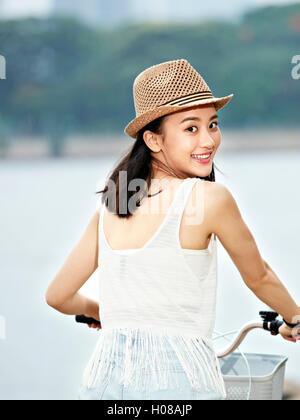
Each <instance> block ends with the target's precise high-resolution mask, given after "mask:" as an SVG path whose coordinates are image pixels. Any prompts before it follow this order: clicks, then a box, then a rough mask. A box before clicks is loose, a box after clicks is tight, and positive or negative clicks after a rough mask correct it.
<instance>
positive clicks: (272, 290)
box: [205, 182, 300, 323]
mask: <svg viewBox="0 0 300 420" xmlns="http://www.w3.org/2000/svg"><path fill="white" fill-rule="evenodd" d="M208 184H210V185H208ZM205 220H207V223H208V226H209V230H210V232H214V233H215V234H216V235H217V236H218V238H219V240H220V242H221V243H222V245H223V246H224V248H225V249H226V251H227V252H228V254H229V256H230V257H231V259H232V261H233V262H234V264H235V265H236V267H237V269H238V270H239V272H240V274H241V276H242V278H243V280H244V282H245V284H246V285H247V287H248V288H249V289H251V291H252V292H253V293H254V294H255V295H256V296H257V297H258V298H259V299H260V300H261V301H262V302H264V303H265V304H267V305H268V306H269V307H270V308H272V309H273V310H275V311H276V312H278V313H279V314H280V315H282V316H283V317H284V319H285V320H286V321H287V322H291V323H296V322H299V321H300V309H299V307H298V306H297V305H296V303H295V301H294V300H293V299H292V297H291V296H290V294H289V293H288V291H287V289H286V288H285V287H284V285H283V284H282V282H281V281H280V280H279V278H278V277H277V276H276V274H275V273H274V272H273V270H272V269H271V268H270V266H269V265H268V264H267V263H266V262H265V261H264V260H263V259H262V257H261V255H260V253H259V250H258V248H257V245H256V242H255V239H254V238H253V235H252V234H251V232H250V230H249V228H248V226H247V225H246V224H245V222H244V220H243V218H242V216H241V214H240V211H239V209H238V206H237V203H236V201H235V200H234V198H233V196H232V194H231V193H230V191H229V190H228V189H227V188H226V187H225V186H224V185H222V184H220V183H217V182H216V183H206V189H205ZM297 316H298V321H297V320H295V319H296V317H297Z"/></svg>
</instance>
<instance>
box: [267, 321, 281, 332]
mask: <svg viewBox="0 0 300 420" xmlns="http://www.w3.org/2000/svg"><path fill="white" fill-rule="evenodd" d="M282 324H283V321H279V320H278V319H276V320H275V321H272V322H270V331H271V334H272V335H278V334H279V328H280V327H281V325H282Z"/></svg>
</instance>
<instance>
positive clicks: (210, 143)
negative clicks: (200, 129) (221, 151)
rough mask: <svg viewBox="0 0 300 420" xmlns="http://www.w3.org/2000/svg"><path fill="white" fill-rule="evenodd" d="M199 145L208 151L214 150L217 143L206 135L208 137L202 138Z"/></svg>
mask: <svg viewBox="0 0 300 420" xmlns="http://www.w3.org/2000/svg"><path fill="white" fill-rule="evenodd" d="M199 145H200V146H201V147H202V148H205V147H206V148H207V149H214V148H215V142H214V140H213V139H212V138H211V137H210V136H209V135H206V136H203V137H202V138H200V140H199Z"/></svg>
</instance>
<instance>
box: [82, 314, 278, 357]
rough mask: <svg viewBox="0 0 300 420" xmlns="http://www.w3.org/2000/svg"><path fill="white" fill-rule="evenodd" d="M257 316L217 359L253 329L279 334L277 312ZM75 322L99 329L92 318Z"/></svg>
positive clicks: (232, 349)
mask: <svg viewBox="0 0 300 420" xmlns="http://www.w3.org/2000/svg"><path fill="white" fill-rule="evenodd" d="M259 315H260V317H261V318H262V320H261V321H252V322H248V323H247V324H245V325H244V326H243V327H242V328H241V329H240V331H239V332H238V334H237V335H236V337H235V339H234V340H233V341H232V343H231V344H230V345H229V346H228V347H227V348H225V349H223V350H222V351H219V352H217V357H218V358H219V359H222V358H223V357H225V356H228V355H229V354H230V353H232V352H233V351H234V350H235V349H236V348H237V347H238V346H239V345H240V344H241V343H242V342H243V341H244V339H245V337H246V336H247V334H248V333H249V332H250V331H252V330H254V329H257V328H260V329H264V330H266V331H269V332H270V333H271V335H278V334H279V328H280V327H281V325H282V324H283V321H279V320H278V319H277V317H278V313H277V312H272V311H261V312H259ZM75 320H76V322H78V323H80V324H96V325H99V326H100V327H101V323H100V322H99V321H97V320H96V319H94V318H87V317H86V316H84V315H76V317H75Z"/></svg>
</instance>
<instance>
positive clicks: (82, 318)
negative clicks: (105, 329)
mask: <svg viewBox="0 0 300 420" xmlns="http://www.w3.org/2000/svg"><path fill="white" fill-rule="evenodd" d="M75 320H76V322H78V323H79V324H97V325H99V326H100V325H101V324H100V322H99V321H97V320H96V319H94V318H87V317H86V316H85V315H76V316H75Z"/></svg>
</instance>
